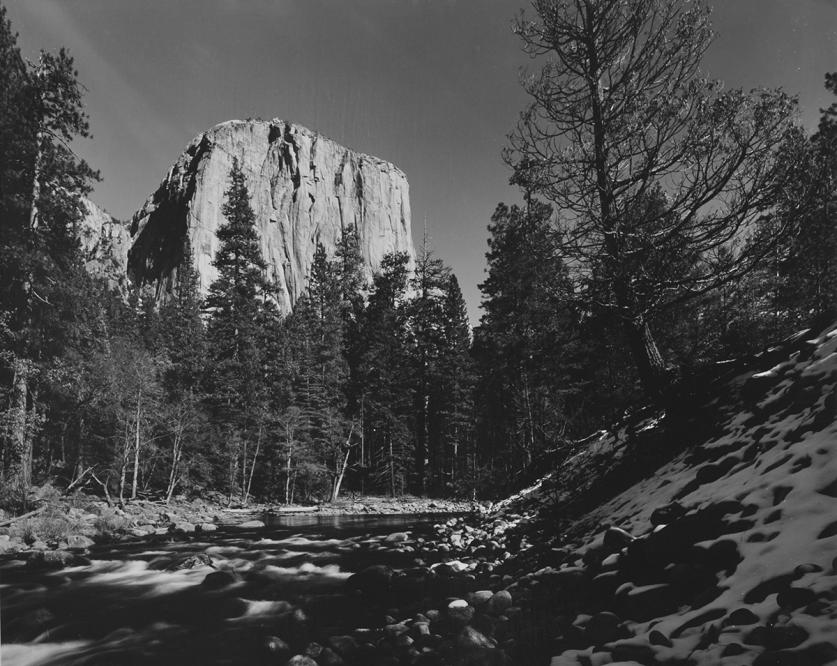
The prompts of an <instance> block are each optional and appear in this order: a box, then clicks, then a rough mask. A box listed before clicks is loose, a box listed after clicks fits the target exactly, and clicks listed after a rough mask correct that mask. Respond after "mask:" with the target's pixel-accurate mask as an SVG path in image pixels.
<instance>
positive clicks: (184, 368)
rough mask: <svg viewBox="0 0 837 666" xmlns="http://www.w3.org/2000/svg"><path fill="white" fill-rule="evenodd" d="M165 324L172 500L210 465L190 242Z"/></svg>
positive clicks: (164, 309)
mask: <svg viewBox="0 0 837 666" xmlns="http://www.w3.org/2000/svg"><path fill="white" fill-rule="evenodd" d="M159 327H160V337H161V341H162V346H163V348H164V350H165V353H166V356H167V359H168V366H167V368H166V371H165V375H164V380H163V382H164V388H165V393H166V398H167V400H166V404H165V421H166V430H167V435H166V439H167V440H168V443H169V445H170V449H169V450H170V452H171V453H170V457H169V466H168V475H167V478H166V480H165V496H166V500H167V501H170V500H171V498H172V495H173V494H174V491H175V489H177V488H179V487H182V486H183V485H184V482H186V481H187V480H188V479H189V477H190V476H192V477H199V476H200V473H199V470H201V468H202V467H203V466H204V464H203V463H204V460H203V453H202V451H200V450H199V448H198V446H197V444H198V438H197V435H198V433H199V429H200V428H201V427H204V426H205V423H204V414H203V411H202V409H201V402H202V399H203V395H202V393H201V391H200V387H201V381H202V378H203V374H204V371H205V367H204V366H205V356H206V351H207V350H206V340H205V335H206V332H205V329H204V325H203V320H202V319H201V298H200V292H199V288H198V274H197V271H196V270H195V267H194V264H193V261H192V253H191V248H190V247H189V245H188V244H187V245H186V247H185V248H184V254H183V260H182V261H181V263H180V266H179V267H178V271H177V284H176V288H175V289H174V291H173V293H172V294H171V296H170V298H169V299H168V300H167V301H165V302H164V303H163V305H162V306H161V307H160V313H159Z"/></svg>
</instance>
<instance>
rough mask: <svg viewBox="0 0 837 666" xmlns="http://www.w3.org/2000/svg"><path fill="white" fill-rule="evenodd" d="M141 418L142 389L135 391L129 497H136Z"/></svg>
mask: <svg viewBox="0 0 837 666" xmlns="http://www.w3.org/2000/svg"><path fill="white" fill-rule="evenodd" d="M141 418H142V390H140V391H138V392H137V415H136V422H135V423H134V478H133V479H132V480H131V499H132V500H133V499H136V498H137V478H138V477H139V460H140V419H141Z"/></svg>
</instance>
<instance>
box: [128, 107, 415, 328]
mask: <svg viewBox="0 0 837 666" xmlns="http://www.w3.org/2000/svg"><path fill="white" fill-rule="evenodd" d="M233 158H238V160H239V162H240V164H241V166H242V168H243V171H244V174H245V178H246V182H247V186H248V189H249V191H250V195H251V201H252V206H253V210H254V212H255V215H256V223H257V228H258V230H259V233H260V236H261V249H262V253H263V255H264V257H265V260H266V261H267V264H268V271H269V277H270V278H272V279H274V280H275V281H276V283H277V285H278V288H279V306H280V308H281V309H282V310H283V311H285V312H287V311H289V310H290V309H291V308H292V307H293V304H294V303H295V302H296V300H297V298H298V297H299V295H300V294H301V293H302V291H303V290H304V288H305V285H306V278H307V275H308V272H309V269H310V267H311V262H312V258H313V254H314V250H315V248H316V244H317V242H320V243H322V244H323V245H324V246H325V248H326V250H327V251H329V253H331V252H332V251H333V250H334V248H335V246H336V243H337V240H338V239H339V238H340V234H341V230H342V229H344V228H346V227H347V226H349V225H354V226H355V228H356V229H357V232H358V236H359V238H360V244H361V252H362V254H363V258H364V263H365V266H366V271H367V275H369V276H371V274H372V272H373V271H374V270H375V269H377V268H378V266H379V265H380V262H381V259H382V258H383V257H384V255H385V254H387V253H388V252H393V251H402V252H407V253H409V254H410V256H411V257H412V256H413V245H412V238H411V232H410V199H409V186H408V184H407V178H406V176H405V175H404V173H403V172H402V171H401V170H399V169H398V168H397V167H395V166H394V165H392V164H390V163H388V162H385V161H383V160H380V159H378V158H376V157H371V156H369V155H363V154H360V153H356V152H354V151H351V150H349V149H347V148H344V147H343V146H341V145H339V144H337V143H335V142H334V141H332V140H331V139H327V138H325V137H323V136H320V135H319V134H316V133H314V132H312V131H310V130H308V129H306V128H304V127H301V126H300V125H296V124H293V123H289V122H285V121H282V120H271V121H263V120H248V121H238V120H233V121H229V122H225V123H222V124H220V125H217V126H215V127H213V128H212V129H210V130H208V131H207V132H204V133H203V134H201V135H200V136H198V137H196V138H195V139H194V140H193V141H192V143H190V144H189V146H188V147H187V148H186V151H185V152H184V153H183V154H182V155H181V156H180V157H179V158H178V159H177V161H176V162H175V163H174V164H173V165H172V167H171V169H170V170H169V172H168V174H167V175H166V177H165V179H164V180H163V182H162V184H161V185H160V187H159V188H158V189H157V191H156V192H155V193H154V194H153V195H151V197H149V199H148V200H147V201H146V202H145V204H144V205H143V207H142V208H141V209H140V210H139V211H138V212H137V213H136V214H135V215H134V217H133V221H132V224H131V235H132V236H133V243H132V246H131V249H130V251H129V252H128V272H129V275H130V278H131V279H132V281H134V282H135V283H141V284H154V285H156V287H157V290H158V293H159V292H160V291H163V290H165V289H167V288H168V287H169V286H170V285H171V283H172V280H173V278H174V277H175V276H176V271H177V267H178V265H179V264H180V262H181V260H182V258H183V253H184V252H185V251H186V249H187V248H191V252H192V255H193V258H194V264H195V266H196V267H197V269H198V273H199V275H200V288H201V290H202V292H203V293H205V292H206V290H207V289H208V287H209V285H210V284H211V282H212V281H213V279H214V278H215V277H216V275H217V272H216V269H215V268H214V267H213V265H212V261H213V259H214V257H215V253H216V251H217V249H218V240H217V238H216V230H217V229H218V227H219V226H220V225H221V224H222V223H223V220H224V217H223V214H222V212H221V209H222V206H223V204H224V200H225V197H224V192H225V191H226V190H227V188H228V186H229V172H230V168H231V166H232V161H233Z"/></svg>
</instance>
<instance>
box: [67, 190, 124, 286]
mask: <svg viewBox="0 0 837 666" xmlns="http://www.w3.org/2000/svg"><path fill="white" fill-rule="evenodd" d="M83 204H84V206H85V208H86V209H87V214H86V215H85V216H84V217H83V218H82V222H81V225H80V228H79V242H80V243H81V251H82V256H83V258H84V263H85V267H86V268H87V271H88V272H89V273H90V274H91V275H92V276H93V277H94V278H100V279H104V280H105V281H106V282H107V283H108V285H109V286H110V287H111V288H112V289H116V290H118V291H122V292H123V293H124V291H125V289H126V288H127V284H128V250H129V248H130V247H131V233H130V231H129V227H128V225H127V224H125V223H124V222H120V221H119V220H117V219H115V218H114V217H113V216H111V215H110V214H108V213H106V212H105V211H104V210H102V209H101V208H99V206H97V205H96V204H95V203H93V202H92V201H90V200H89V199H84V200H83Z"/></svg>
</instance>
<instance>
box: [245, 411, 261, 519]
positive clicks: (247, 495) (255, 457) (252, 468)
mask: <svg viewBox="0 0 837 666" xmlns="http://www.w3.org/2000/svg"><path fill="white" fill-rule="evenodd" d="M262 431H263V426H262V424H259V436H258V437H257V438H256V452H255V453H254V454H253V464H252V465H251V466H250V478H249V479H248V480H247V490H246V491H245V492H244V506H247V501H248V500H249V498H250V488H251V487H252V485H253V473H254V472H255V471H256V460H258V458H259V449H260V448H261V446H262Z"/></svg>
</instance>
